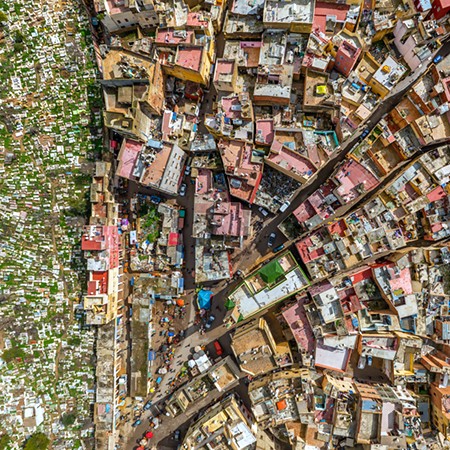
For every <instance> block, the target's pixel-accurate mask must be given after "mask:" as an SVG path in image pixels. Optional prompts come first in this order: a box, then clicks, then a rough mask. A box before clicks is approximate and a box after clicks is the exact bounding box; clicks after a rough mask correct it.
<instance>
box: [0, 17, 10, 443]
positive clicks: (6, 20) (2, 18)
mask: <svg viewBox="0 0 450 450" xmlns="http://www.w3.org/2000/svg"><path fill="white" fill-rule="evenodd" d="M3 22H8V17H7V16H6V14H5V13H4V12H3V11H0V23H3ZM2 437H3V436H2ZM0 449H1V447H0Z"/></svg>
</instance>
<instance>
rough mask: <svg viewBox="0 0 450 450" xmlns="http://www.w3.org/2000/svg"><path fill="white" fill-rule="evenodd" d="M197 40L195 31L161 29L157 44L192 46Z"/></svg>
mask: <svg viewBox="0 0 450 450" xmlns="http://www.w3.org/2000/svg"><path fill="white" fill-rule="evenodd" d="M194 39H195V33H194V31H193V30H174V29H171V28H159V29H158V31H157V33H156V38H155V42H156V43H157V44H163V45H178V44H192V43H193V42H194Z"/></svg>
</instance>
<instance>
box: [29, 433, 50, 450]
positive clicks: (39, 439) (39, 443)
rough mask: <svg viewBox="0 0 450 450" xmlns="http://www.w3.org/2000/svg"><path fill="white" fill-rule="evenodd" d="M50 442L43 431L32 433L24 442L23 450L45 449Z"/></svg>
mask: <svg viewBox="0 0 450 450" xmlns="http://www.w3.org/2000/svg"><path fill="white" fill-rule="evenodd" d="M48 444H50V439H49V438H48V437H47V436H46V435H45V434H44V433H34V434H33V435H31V436H30V437H29V438H28V439H27V441H26V443H25V447H24V450H46V449H47V447H48Z"/></svg>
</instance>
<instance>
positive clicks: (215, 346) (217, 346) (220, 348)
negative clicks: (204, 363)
mask: <svg viewBox="0 0 450 450" xmlns="http://www.w3.org/2000/svg"><path fill="white" fill-rule="evenodd" d="M214 348H215V349H216V353H217V356H222V353H223V350H222V347H221V345H220V344H219V341H214Z"/></svg>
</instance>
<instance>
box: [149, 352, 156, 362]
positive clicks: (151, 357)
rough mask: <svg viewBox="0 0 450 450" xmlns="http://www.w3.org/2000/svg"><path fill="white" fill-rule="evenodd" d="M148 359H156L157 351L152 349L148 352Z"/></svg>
mask: <svg viewBox="0 0 450 450" xmlns="http://www.w3.org/2000/svg"><path fill="white" fill-rule="evenodd" d="M148 360H149V361H154V360H155V352H154V351H153V350H150V351H149V352H148Z"/></svg>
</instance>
